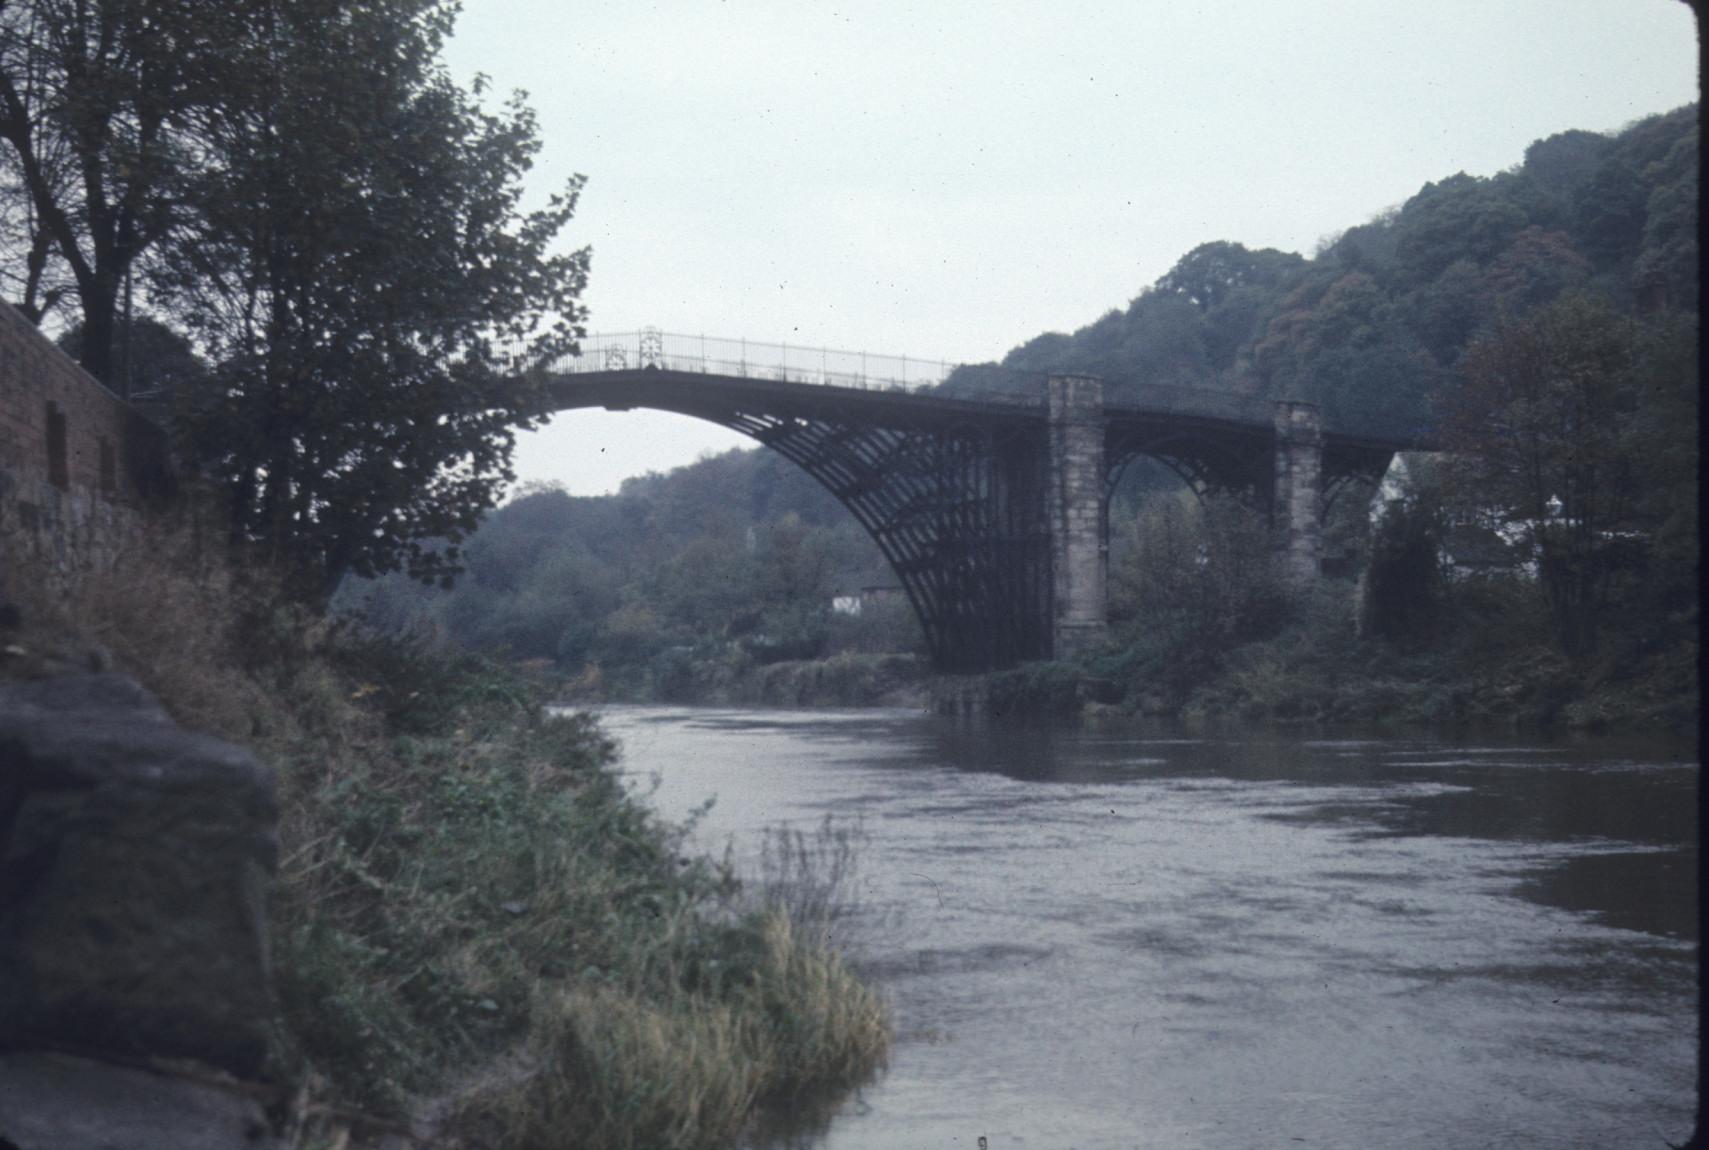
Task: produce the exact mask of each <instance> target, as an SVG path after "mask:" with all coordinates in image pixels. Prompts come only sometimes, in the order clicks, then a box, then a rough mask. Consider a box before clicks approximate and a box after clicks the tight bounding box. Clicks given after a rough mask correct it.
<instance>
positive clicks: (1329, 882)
mask: <svg viewBox="0 0 1709 1150" xmlns="http://www.w3.org/2000/svg"><path fill="white" fill-rule="evenodd" d="M604 716H605V720H606V723H607V726H608V728H609V729H610V730H611V732H612V733H613V734H615V735H616V736H617V737H618V738H619V740H620V741H621V743H622V746H623V753H624V760H623V766H624V769H625V771H626V772H628V773H629V774H630V776H631V777H632V779H633V781H634V782H635V784H636V785H637V786H640V787H642V788H643V789H648V788H651V794H652V799H651V801H652V802H653V803H654V804H655V805H656V806H657V808H658V809H659V810H660V811H661V812H662V813H663V814H664V815H665V816H667V817H669V818H672V819H680V818H682V817H684V816H685V815H687V814H688V812H689V811H691V810H692V809H693V808H695V807H696V806H698V805H700V804H702V803H704V801H705V800H707V799H709V798H715V799H716V803H715V805H714V806H713V807H712V809H711V811H710V812H709V813H708V814H706V815H705V817H704V818H702V819H701V820H700V822H699V823H698V824H697V827H696V830H695V842H696V844H697V845H698V846H699V847H701V848H702V849H704V850H706V851H709V852H713V853H719V852H721V851H722V850H723V849H724V846H725V844H726V843H730V844H732V846H733V849H734V851H735V853H736V855H737V857H738V859H743V858H751V856H752V854H753V852H754V851H755V850H756V849H757V844H758V842H759V840H760V837H761V833H762V829H763V828H764V827H766V826H768V825H778V824H784V825H790V826H795V827H800V828H803V829H807V830H811V829H812V828H813V827H814V826H815V825H816V824H818V822H819V821H820V820H821V819H822V818H823V817H824V815H826V814H827V813H828V814H831V815H833V816H835V817H836V818H837V819H839V820H845V821H853V820H858V822H859V823H860V825H861V827H862V828H863V832H864V835H865V837H866V840H867V841H866V846H865V849H864V851H863V856H862V859H861V864H860V872H859V881H858V906H859V912H858V914H856V915H855V916H854V917H853V920H852V921H853V926H852V927H851V929H852V931H853V934H852V936H851V939H850V945H851V947H852V948H853V951H854V953H855V955H856V956H857V958H858V959H859V962H860V965H861V966H862V968H863V970H865V972H866V973H867V974H868V975H869V976H870V977H872V978H873V979H875V980H876V981H877V982H878V983H879V984H880V985H881V986H882V988H883V989H884V991H885V993H886V994H887V996H888V997H889V999H890V1001H891V1003H892V1005H893V1009H894V1015H895V1021H896V1031H897V1037H896V1042H895V1045H894V1048H893V1050H892V1054H891V1059H890V1066H889V1069H888V1071H887V1072H886V1073H885V1074H884V1075H883V1076H882V1077H881V1078H880V1079H879V1080H877V1081H876V1082H874V1083H872V1084H870V1085H868V1086H867V1087H866V1088H865V1089H864V1090H862V1091H861V1092H860V1093H859V1095H858V1096H857V1097H854V1098H851V1099H850V1100H848V1101H847V1102H846V1103H845V1104H844V1106H843V1107H842V1109H841V1110H840V1111H839V1112H838V1113H837V1114H836V1115H835V1117H834V1118H832V1119H831V1120H830V1122H829V1125H828V1127H825V1128H822V1129H817V1130H814V1131H812V1132H810V1133H809V1134H805V1135H803V1134H799V1133H798V1134H797V1135H796V1136H795V1138H794V1141H793V1144H794V1145H797V1146H811V1147H813V1148H814V1150H898V1148H908V1147H942V1148H946V1150H948V1148H956V1147H965V1148H966V1150H976V1148H977V1147H980V1146H988V1147H989V1148H990V1150H1012V1148H1018V1147H1028V1148H1037V1150H1070V1148H1076V1150H1102V1148H1106V1147H1107V1148H1117V1147H1121V1148H1126V1147H1148V1148H1149V1147H1159V1148H1170V1150H1175V1148H1180V1150H1222V1148H1228V1150H1236V1148H1238V1150H1247V1148H1250V1147H1259V1146H1276V1147H1298V1146H1304V1147H1320V1148H1321V1147H1346V1148H1349V1150H1351V1148H1359V1150H1366V1148H1369V1147H1375V1146H1381V1147H1385V1148H1393V1147H1421V1148H1422V1147H1432V1148H1435V1147H1450V1148H1478V1147H1539V1148H1544V1147H1546V1148H1549V1150H1560V1148H1566V1147H1587V1148H1589V1147H1595V1148H1599V1150H1601V1148H1611V1147H1627V1146H1630V1147H1646V1148H1650V1150H1664V1147H1665V1146H1666V1145H1667V1143H1669V1142H1674V1143H1680V1142H1683V1141H1684V1140H1685V1139H1686V1137H1688V1136H1689V1134H1690V1131H1691V1128H1692V1120H1693V1114H1694V1110H1695V1106H1696V1090H1695V1085H1696V1078H1695V1075H1696V1057H1697V1043H1698V1004H1697V981H1696V948H1697V940H1698V909H1697V891H1696V875H1697V871H1696V850H1697V837H1698V827H1697V803H1696V790H1697V785H1698V767H1697V765H1696V762H1695V747H1694V745H1693V744H1691V743H1689V742H1681V743H1678V744H1670V743H1667V742H1658V741H1643V740H1633V741H1627V742H1620V741H1613V740H1599V741H1578V742H1570V743H1555V742H1542V741H1530V742H1527V741H1523V740H1514V739H1501V738H1495V739H1492V738H1476V739H1450V738H1439V737H1412V736H1384V737H1371V738H1321V737H1312V736H1303V735H1288V734H1268V733H1263V734H1239V735H1230V734H1218V735H1202V734H1201V735H1194V734H1191V733H1187V732H1183V731H1181V730H1178V729H1168V728H1160V727H1145V726H1138V725H1103V726H1097V725H1094V726H1085V727H1049V726H1020V725H998V724H977V723H970V722H968V721H967V720H959V721H958V720H953V719H944V718H937V717H932V716H924V715H919V714H915V713H911V712H902V711H860V712H782V711H736V710H700V709H684V708H652V707H611V708H609V709H607V710H606V711H605V712H604Z"/></svg>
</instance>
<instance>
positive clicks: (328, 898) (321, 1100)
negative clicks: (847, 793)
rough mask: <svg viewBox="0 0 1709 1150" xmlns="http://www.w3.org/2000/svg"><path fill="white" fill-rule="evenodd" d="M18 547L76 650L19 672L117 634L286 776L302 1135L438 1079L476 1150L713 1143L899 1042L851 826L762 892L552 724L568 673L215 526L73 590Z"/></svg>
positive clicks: (284, 1032)
mask: <svg viewBox="0 0 1709 1150" xmlns="http://www.w3.org/2000/svg"><path fill="white" fill-rule="evenodd" d="M6 554H7V559H6V563H7V567H8V570H7V572H6V577H5V582H4V585H5V586H6V587H7V588H8V589H12V588H31V589H33V590H32V591H31V592H30V593H29V594H28V595H22V596H20V595H14V598H18V599H23V600H25V601H23V602H21V603H20V606H21V608H22V612H23V615H24V618H25V620H26V631H25V634H24V636H22V638H24V640H25V641H27V643H28V644H29V645H30V646H31V647H32V648H39V649H41V650H44V651H45V650H48V649H50V648H51V649H54V650H63V651H66V652H69V653H70V654H68V656H67V657H66V658H64V659H60V660H58V661H57V662H54V663H53V665H52V666H50V665H49V662H52V661H48V662H43V663H42V664H41V666H39V667H36V668H35V669H34V670H31V669H28V668H22V667H21V665H20V664H19V660H18V658H17V657H16V656H13V655H9V656H8V657H7V658H8V659H9V660H10V661H11V662H10V663H9V664H8V665H9V666H10V667H11V672H12V673H18V674H23V673H38V672H46V671H51V670H53V669H56V668H58V667H59V666H61V665H65V666H71V665H77V664H78V663H79V662H80V661H83V654H82V653H87V652H88V651H89V650H92V649H93V648H94V647H95V646H96V645H98V646H99V648H100V649H101V650H102V651H104V652H105V654H104V655H102V656H101V658H103V659H107V660H109V661H111V662H114V663H116V664H117V665H118V666H119V667H121V668H122V669H125V670H127V671H130V672H132V673H133V674H135V675H136V676H137V677H138V678H139V679H140V680H141V681H142V682H143V683H144V684H145V685H146V686H148V687H149V688H150V689H151V690H153V691H154V692H155V693H156V694H157V695H158V696H159V697H160V698H161V699H162V701H163V703H164V704H165V705H166V706H167V708H168V709H169V710H170V711H171V712H172V713H173V714H174V715H175V717H177V718H178V719H179V721H181V722H183V723H185V724H187V725H190V726H195V727H199V728H202V729H207V730H212V731H214V732H216V733H218V734H221V735H224V736H226V737H229V738H233V739H236V740H239V741H243V742H246V743H248V744H249V745H251V746H252V747H254V748H255V749H256V751H257V752H258V753H259V754H260V755H261V756H262V757H263V758H264V759H265V760H266V761H268V762H269V763H270V764H271V765H272V766H273V767H274V769H275V772H276V777H277V781H278V788H279V796H280V802H281V824H280V843H281V863H280V868H279V874H278V880H277V883H276V886H275V891H274V899H273V909H272V942H273V950H274V958H275V968H276V984H277V993H278V1001H279V1005H280V1013H279V1019H278V1024H277V1027H276V1041H275V1043H274V1050H273V1057H272V1069H271V1073H272V1074H273V1075H274V1076H275V1077H276V1078H277V1079H278V1080H279V1081H280V1082H281V1084H283V1085H285V1086H286V1087H287V1088H288V1089H287V1093H288V1094H289V1095H290V1096H292V1097H294V1098H295V1099H296V1102H295V1104H294V1106H293V1113H292V1114H291V1115H289V1116H288V1118H289V1121H288V1122H287V1123H286V1124H287V1125H288V1128H289V1131H290V1137H291V1142H292V1144H293V1145H295V1146H300V1147H305V1148H306V1147H321V1146H330V1145H335V1144H337V1143H338V1142H339V1140H340V1139H341V1138H343V1137H346V1136H347V1135H348V1133H349V1131H350V1130H351V1129H352V1128H358V1129H359V1128H360V1127H361V1126H362V1125H363V1123H362V1122H361V1121H359V1120H358V1116H360V1115H371V1116H376V1117H378V1118H389V1119H390V1120H392V1121H396V1120H398V1119H399V1118H401V1117H405V1116H408V1115H409V1114H410V1113H411V1112H412V1111H419V1110H420V1109H421V1107H422V1104H423V1102H424V1100H428V1099H432V1100H435V1102H436V1108H437V1109H438V1110H439V1111H442V1112H443V1113H444V1114H445V1115H446V1119H445V1123H444V1125H445V1130H444V1132H443V1136H444V1137H445V1138H446V1139H449V1140H450V1141H449V1142H448V1143H447V1144H456V1145H461V1146H464V1147H481V1146H491V1147H542V1148H544V1147H553V1148H555V1150H556V1148H561V1147H563V1146H565V1145H566V1144H567V1143H568V1142H569V1141H570V1140H571V1139H572V1138H573V1144H574V1145H576V1146H578V1147H586V1148H588V1150H602V1148H608V1147H609V1148H619V1147H680V1148H684V1150H689V1148H712V1147H717V1146H720V1145H727V1144H728V1143H729V1142H730V1141H731V1140H732V1139H733V1138H734V1137H735V1136H736V1135H737V1134H738V1132H739V1131H740V1130H742V1129H743V1128H744V1127H745V1126H747V1125H748V1124H749V1123H751V1122H753V1121H754V1120H755V1119H756V1115H758V1114H759V1113H760V1112H762V1111H764V1110H767V1109H769V1110H772V1111H777V1110H780V1109H785V1108H788V1107H789V1106H791V1105H792V1104H793V1103H794V1102H795V1101H796V1100H799V1099H803V1098H805V1097H806V1096H807V1095H808V1094H810V1093H813V1092H818V1091H823V1090H825V1089H827V1088H829V1089H832V1090H846V1089H847V1088H848V1087H850V1086H852V1085H854V1084H855V1083H858V1082H859V1081H860V1080H862V1079H863V1078H865V1077H866V1076H868V1075H870V1074H871V1073H872V1072H873V1071H874V1070H875V1069H876V1068H877V1067H878V1066H879V1065H880V1064H881V1063H882V1061H883V1058H884V1054H885V1051H886V1049H887V1045H888V1041H889V1027H888V1022H887V1015H886V1010H885V1006H884V1004H883V1002H882V1001H881V1000H880V999H879V997H878V996H877V995H876V994H875V993H874V992H873V991H872V990H871V989H870V988H868V987H866V986H865V985H864V984H862V983H861V982H860V980H859V979H858V978H856V977H855V975H854V974H853V973H852V972H851V971H850V970H849V968H848V967H847V965H846V964H845V962H844V961H843V959H842V958H841V957H840V956H839V955H838V954H837V953H836V952H835V951H834V950H833V949H831V947H830V945H829V933H828V931H827V930H826V929H825V925H824V924H825V923H826V922H828V921H829V920H830V918H831V917H833V916H834V915H835V913H836V907H835V900H834V898H833V897H832V895H833V893H834V892H835V891H836V890H837V889H839V888H840V886H841V885H842V883H843V878H844V877H845V876H846V875H847V873H848V868H849V866H850V865H851V864H852V849H853V839H852V838H851V837H849V836H847V835H842V836H841V837H839V834H840V832H837V831H835V830H831V831H827V832H826V834H828V835H829V836H830V838H829V842H830V843H831V844H832V846H834V847H836V848H837V849H840V850H843V853H842V854H841V855H836V856H835V862H834V866H833V868H832V869H831V870H830V871H824V870H823V868H821V867H819V865H818V862H819V859H820V856H821V854H822V853H823V852H822V851H821V850H820V848H819V846H817V845H815V844H814V843H809V842H808V841H806V840H786V839H779V840H777V841H778V842H780V843H783V842H789V843H791V844H792V846H791V850H792V852H793V853H791V854H790V855H789V858H790V860H791V861H789V862H788V863H781V862H780V863H779V864H778V865H779V868H780V869H777V870H775V871H766V870H765V868H762V875H761V876H760V880H759V881H758V882H757V883H755V884H754V886H753V887H752V888H751V889H749V890H744V889H743V886H742V883H741V882H740V881H739V880H738V878H737V876H735V875H734V874H732V873H731V872H730V870H729V869H728V867H727V866H722V865H718V864H714V863H712V862H710V861H708V860H704V859H691V858H687V857H685V856H684V854H683V833H682V832H681V831H680V830H679V829H677V828H673V827H671V826H669V825H666V824H664V823H662V822H661V821H660V820H659V819H657V818H656V817H655V816H654V814H653V813H652V812H651V810H650V809H649V808H648V807H646V806H645V805H644V804H643V803H642V802H640V801H639V800H637V799H636V798H634V797H633V796H632V795H631V794H630V793H629V792H628V791H627V790H626V789H625V787H624V786H623V784H622V782H621V780H620V779H619V777H618V775H617V774H616V773H615V771H614V770H613V769H612V763H613V757H614V752H613V749H612V745H611V743H610V741H609V740H608V739H607V738H606V737H605V736H604V735H603V733H602V732H601V731H600V730H599V728H598V726H597V725H596V724H595V723H594V722H593V720H591V719H590V718H588V717H587V716H585V715H584V716H572V717H565V718H550V717H547V715H546V712H545V710H544V708H543V706H542V704H543V703H544V702H545V700H546V698H547V694H548V684H546V683H544V682H537V681H534V680H531V679H530V678H528V677H527V676H525V675H522V674H519V673H518V672H517V671H515V670H514V669H511V668H507V667H504V666H500V665H496V664H493V663H491V662H488V661H485V660H482V659H478V658H473V657H468V656H460V655H455V654H451V653H446V652H440V651H435V650H432V649H430V648H428V647H427V646H426V645H424V644H420V643H407V642H404V643H400V642H397V641H390V640H382V639H378V638H375V637H373V636H367V635H363V634H361V633H360V632H359V631H358V630H356V629H354V628H351V627H349V626H339V625H334V624H331V623H328V622H327V621H325V620H323V619H320V618H318V617H315V616H313V615H312V614H310V613H307V612H305V611H302V610H300V609H297V608H294V607H290V606H288V605H285V604H283V603H282V601H281V600H280V599H279V597H278V595H277V594H276V592H275V590H274V589H273V587H272V585H271V584H270V582H269V581H268V580H267V578H266V577H265V575H264V573H258V572H253V571H250V572H246V571H244V570H242V569H241V568H240V567H238V566H235V565H233V564H231V563H229V562H228V561H227V560H226V559H225V557H224V556H222V555H219V554H215V553H211V552H210V551H209V550H208V549H206V548H203V547H198V546H197V545H196V543H195V536H194V534H193V532H189V531H184V530H180V531H178V532H175V533H168V534H166V535H165V536H164V538H162V539H159V540H156V541H155V542H154V543H152V544H151V546H150V547H149V548H148V549H147V550H146V551H143V550H140V549H139V550H133V551H130V552H127V553H125V554H123V555H121V556H119V557H118V559H117V560H116V561H115V562H114V563H113V564H111V565H110V566H108V567H106V568H104V569H101V570H92V571H89V572H85V573H83V575H82V577H81V578H79V579H78V580H76V581H75V585H65V586H61V587H60V588H59V589H58V590H57V591H52V592H50V591H49V590H48V588H49V586H50V585H51V584H50V583H49V582H48V581H47V580H45V579H42V578H39V577H38V575H37V573H32V572H30V571H26V570H23V569H22V567H21V566H20V563H21V560H19V561H15V560H16V559H17V556H18V552H16V551H8V552H7V553H6ZM13 638H19V636H14V637H13ZM9 642H10V640H9ZM11 645H12V646H18V645H19V644H18V643H11ZM768 876H769V877H768ZM815 884H817V885H815ZM827 884H828V885H827ZM482 1066H491V1067H499V1066H503V1067H508V1068H509V1070H508V1071H507V1072H505V1073H496V1072H495V1073H487V1074H480V1073H474V1074H470V1073H467V1071H468V1070H469V1069H470V1068H476V1067H482ZM370 1125H371V1124H370Z"/></svg>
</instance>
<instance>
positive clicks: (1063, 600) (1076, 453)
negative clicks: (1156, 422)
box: [1046, 375, 1109, 659]
mask: <svg viewBox="0 0 1709 1150" xmlns="http://www.w3.org/2000/svg"><path fill="white" fill-rule="evenodd" d="M1046 388H1047V398H1048V402H1049V412H1050V464H1049V467H1050V489H1049V494H1048V498H1049V507H1048V509H1047V510H1048V518H1049V522H1050V542H1051V557H1050V572H1051V657H1052V658H1054V659H1073V658H1075V657H1077V656H1078V655H1080V654H1082V653H1084V652H1086V651H1090V650H1093V649H1095V648H1097V647H1098V646H1100V645H1102V644H1103V642H1104V641H1105V639H1106V638H1107V634H1108V627H1107V625H1106V621H1105V620H1106V615H1105V611H1106V607H1105V593H1104V584H1105V569H1106V567H1107V565H1108V559H1109V556H1108V552H1107V549H1106V548H1107V544H1106V540H1105V531H1104V511H1103V500H1104V384H1103V381H1102V380H1099V379H1095V378H1092V377H1090V376H1080V375H1053V376H1051V377H1050V379H1049V380H1048V381H1047V383H1046Z"/></svg>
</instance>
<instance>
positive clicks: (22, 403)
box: [0, 302, 172, 575]
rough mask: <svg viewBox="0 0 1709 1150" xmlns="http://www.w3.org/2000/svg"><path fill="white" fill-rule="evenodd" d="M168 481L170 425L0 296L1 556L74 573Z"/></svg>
mask: <svg viewBox="0 0 1709 1150" xmlns="http://www.w3.org/2000/svg"><path fill="white" fill-rule="evenodd" d="M171 490H172V474H171V468H170V466H169V462H168V453H167V445H166V436H165V433H163V432H162V431H161V430H160V429H159V428H158V427H156V426H155V425H154V424H152V423H150V422H149V421H148V420H146V419H144V418H143V417H142V416H141V415H139V414H137V412H136V411H135V410H134V409H132V408H131V407H130V405H128V404H126V403H125V402H123V401H122V400H120V399H119V398H118V397H117V396H115V395H114V394H113V393H112V392H110V391H108V390H107V389H106V388H105V387H103V386H102V385H101V384H100V383H99V382H97V381H96V380H95V378H94V377H93V376H91V375H89V374H88V373H87V372H85V371H84V370H83V369H82V368H80V367H78V366H77V364H76V363H74V362H73V361H72V360H71V358H70V357H69V356H67V355H65V353H63V352H61V351H60V350H59V348H57V347H55V346H54V345H53V343H52V342H51V341H50V340H49V339H48V338H47V337H46V336H44V335H43V334H42V333H41V332H40V331H38V330H37V329H36V327H35V325H34V324H32V323H30V322H29V320H27V319H25V318H24V317H23V316H22V315H21V314H19V312H18V311H17V310H16V309H15V308H13V307H12V306H11V305H10V304H7V303H4V302H0V561H4V560H6V559H8V557H9V555H8V553H9V552H14V551H23V552H28V553H31V554H33V555H35V556H37V557H41V558H45V559H46V560H47V561H48V562H47V566H48V568H49V570H51V571H54V572H57V573H59V574H61V575H75V573H76V572H78V571H80V570H86V569H88V568H89V567H91V566H94V565H98V564H99V563H101V562H102V561H103V559H104V558H105V557H106V556H107V555H110V554H111V553H112V552H113V551H115V550H116V549H117V548H118V547H119V546H120V545H121V544H122V542H123V540H124V539H125V538H126V537H128V536H129V535H132V534H134V533H135V532H136V531H137V530H138V529H139V522H140V521H139V517H138V512H140V511H141V510H142V509H143V508H144V507H145V506H148V505H149V504H151V503H153V502H157V501H160V500H163V499H165V498H166V497H167V496H169V495H170V494H171ZM11 557H12V558H15V557H16V556H15V555H14V556H11ZM9 565H10V564H4V565H0V571H3V569H4V566H9Z"/></svg>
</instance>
